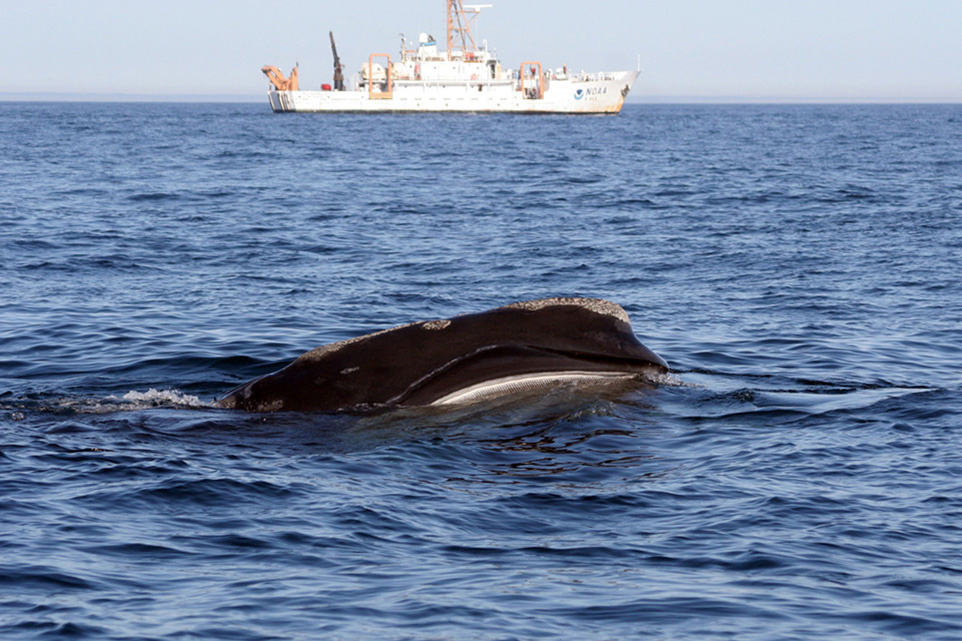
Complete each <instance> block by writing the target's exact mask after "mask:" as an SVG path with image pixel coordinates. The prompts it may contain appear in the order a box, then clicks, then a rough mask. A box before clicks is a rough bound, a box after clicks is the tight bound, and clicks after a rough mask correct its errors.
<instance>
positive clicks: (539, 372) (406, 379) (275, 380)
mask: <svg viewBox="0 0 962 641" xmlns="http://www.w3.org/2000/svg"><path fill="white" fill-rule="evenodd" d="M668 371H669V367H668V363H667V362H666V361H665V360H664V359H663V358H661V357H660V356H658V355H657V354H655V353H654V352H653V351H651V350H650V349H648V348H647V347H645V346H644V345H643V344H642V343H641V341H639V340H638V338H637V337H636V336H635V334H634V331H633V330H632V327H631V323H630V320H629V317H628V314H627V312H625V310H624V308H622V307H621V306H620V305H618V304H617V303H614V302H611V301H608V300H604V299H600V298H545V299H539V300H530V301H522V302H518V303H513V304H510V305H506V306H503V307H498V308H495V309H491V310H488V311H484V312H479V313H472V314H464V315H461V316H455V317H452V318H447V319H442V320H430V321H420V322H415V323H409V324H406V325H401V326H398V327H394V328H391V329H385V330H382V331H378V332H374V333H372V334H366V335H363V336H358V337H356V338H350V339H347V340H343V341H338V342H336V343H330V344H328V345H322V346H321V347H317V348H315V349H313V350H311V351H309V352H307V353H305V354H302V355H301V356H299V357H298V358H296V359H295V360H294V361H293V362H291V363H290V364H289V365H287V366H286V367H284V368H283V369H281V370H278V371H276V372H274V373H271V374H267V375H265V376H261V377H260V378H256V379H254V380H252V381H249V382H247V383H244V384H242V385H240V386H239V387H236V388H234V389H233V390H231V391H229V392H228V393H227V394H226V395H224V396H223V397H222V398H220V399H218V400H216V401H215V402H214V405H215V406H216V407H219V408H224V409H232V410H244V411H247V412H338V413H340V412H344V413H357V414H366V413H375V412H380V411H390V410H392V409H406V408H442V409H443V408H456V407H463V406H470V405H473V404H478V403H484V402H487V401H496V400H498V399H503V398H506V397H512V396H515V395H519V394H535V395H536V394H539V393H541V392H542V391H544V390H549V389H552V388H557V387H558V386H571V387H572V388H574V389H576V390H577V389H586V390H588V389H590V390H594V389H598V388H599V387H600V388H604V387H607V386H615V385H625V384H629V385H633V384H651V383H653V382H656V381H657V380H658V377H659V376H661V375H664V374H666V373H667V372H668Z"/></svg>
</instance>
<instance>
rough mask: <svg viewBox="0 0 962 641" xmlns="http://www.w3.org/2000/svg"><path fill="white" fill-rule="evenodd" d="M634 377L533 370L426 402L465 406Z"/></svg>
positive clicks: (432, 405) (431, 404)
mask: <svg viewBox="0 0 962 641" xmlns="http://www.w3.org/2000/svg"><path fill="white" fill-rule="evenodd" d="M633 378H635V375H634V374H628V373H624V372H588V371H567V372H532V373H529V374H518V375H515V376H504V377H502V378H495V379H491V380H487V381H483V382H481V383H477V384H475V385H471V386H468V387H465V388H463V389H459V390H457V391H454V392H451V393H450V394H447V395H445V396H442V397H441V398H439V399H437V400H435V401H434V402H432V403H430V404H429V407H438V406H451V405H467V404H470V403H477V402H479V401H485V400H490V399H494V398H500V397H502V396H510V395H515V394H524V393H534V392H538V391H541V390H544V389H546V388H549V387H553V386H556V385H561V384H566V383H568V384H573V385H590V384H595V383H617V382H625V381H629V380H631V379H633Z"/></svg>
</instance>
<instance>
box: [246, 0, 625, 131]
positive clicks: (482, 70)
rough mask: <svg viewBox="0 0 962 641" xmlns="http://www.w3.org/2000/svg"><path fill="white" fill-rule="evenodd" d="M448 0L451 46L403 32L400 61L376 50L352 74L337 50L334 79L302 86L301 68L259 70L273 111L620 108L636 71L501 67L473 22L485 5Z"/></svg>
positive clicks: (574, 110)
mask: <svg viewBox="0 0 962 641" xmlns="http://www.w3.org/2000/svg"><path fill="white" fill-rule="evenodd" d="M491 6H492V5H465V4H463V3H462V2H461V1H460V0H445V11H446V21H447V50H446V51H441V50H440V47H439V45H438V42H437V40H436V39H435V38H434V37H433V36H431V35H429V34H427V33H421V34H420V36H419V37H418V43H417V47H416V48H414V46H413V43H409V42H408V41H406V40H405V39H404V37H403V35H402V37H401V50H400V52H399V54H398V56H397V59H396V60H395V59H392V58H391V55H390V54H386V53H373V54H371V55H370V56H369V57H368V61H367V63H366V64H364V65H362V67H361V69H360V70H359V71H358V72H357V73H355V74H354V75H353V76H352V77H351V78H350V79H345V77H344V70H343V69H344V68H343V65H342V64H341V60H340V58H339V57H338V55H337V46H336V44H335V41H334V34H333V33H330V34H329V35H330V40H331V50H332V53H333V55H334V77H333V82H332V83H331V84H327V83H325V84H323V85H321V87H320V89H319V90H301V89H300V87H299V82H298V68H297V66H295V67H294V68H293V69H292V70H291V73H290V75H289V76H285V75H284V74H283V73H282V72H281V71H280V69H278V68H277V67H276V66H272V65H266V66H264V67H263V68H262V69H261V71H262V72H263V73H264V74H265V75H266V76H267V78H268V80H269V82H270V85H269V87H268V94H267V95H268V98H269V100H270V105H271V109H272V110H273V111H274V113H284V112H314V113H326V112H334V113H337V112H341V113H343V112H348V113H352V112H353V113H386V112H387V113H390V112H463V113H519V114H617V113H619V112H620V111H621V108H622V106H623V105H624V104H625V99H626V98H627V96H628V92H630V91H631V87H632V85H633V84H634V82H635V80H636V79H637V78H638V74H639V71H638V70H635V71H610V72H597V73H586V72H584V71H580V72H572V71H570V70H569V69H568V67H567V66H566V65H564V66H561V67H556V68H550V67H547V66H544V65H542V64H541V62H538V61H524V62H521V63H520V64H519V65H518V67H517V68H507V69H506V68H504V67H503V66H502V64H501V61H500V60H498V57H497V55H496V53H494V52H493V51H492V50H491V49H490V48H489V47H488V43H487V41H486V40H484V41H482V42H481V43H477V42H476V41H475V38H474V34H473V28H474V25H475V21H476V20H477V18H478V16H479V15H480V13H481V10H482V9H486V8H490V7H491Z"/></svg>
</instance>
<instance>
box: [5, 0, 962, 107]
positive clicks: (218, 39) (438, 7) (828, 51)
mask: <svg viewBox="0 0 962 641" xmlns="http://www.w3.org/2000/svg"><path fill="white" fill-rule="evenodd" d="M491 4H493V5H494V6H493V7H491V8H485V9H483V10H482V14H481V16H480V17H479V19H478V20H477V23H476V25H477V26H476V30H475V31H476V36H477V39H478V41H479V43H480V42H481V41H484V40H486V41H488V43H489V44H490V46H491V47H492V48H493V49H495V50H496V51H497V53H498V55H499V56H500V58H501V60H502V62H503V64H504V65H505V67H506V68H517V67H518V66H519V64H520V63H521V62H522V61H525V60H539V61H541V62H542V63H543V64H545V65H547V66H551V67H556V66H561V65H568V67H569V68H573V69H576V70H580V69H584V70H586V71H602V70H619V69H633V68H635V67H636V65H638V63H639V59H640V63H641V69H642V75H641V78H640V79H639V81H638V83H637V84H636V85H635V88H634V90H633V92H632V95H631V96H630V100H631V101H634V102H637V101H645V102H699V101H708V102H769V101H771V102H809V101H826V102H872V101H880V102H959V101H962V74H960V73H959V69H962V38H960V37H959V36H958V29H959V25H960V24H962V2H959V1H958V0H925V1H923V2H919V3H908V2H904V1H902V0H874V1H869V0H832V1H829V0H813V1H810V2H805V3H789V2H764V1H762V0H729V1H726V2H713V1H710V0H673V1H671V2H667V1H665V0H661V1H653V2H643V3H638V2H633V1H627V0H614V1H611V2H605V3H602V4H601V5H596V6H592V7H590V8H589V7H588V6H587V5H586V4H585V3H583V2H574V1H573V0H555V1H552V2H548V1H547V0H525V2H521V1H520V0H501V1H497V0H493V1H492V2H491ZM0 12H2V15H3V20H2V21H0V59H2V60H4V65H3V70H2V71H0V74H2V75H0V98H2V99H7V100H51V99H53V100H56V99H72V100H84V99H99V100H171V99H176V100H202V101H222V100H230V101H247V100H262V99H264V98H263V96H264V92H265V90H266V87H267V82H266V80H265V79H264V77H263V76H262V75H261V73H260V68H261V66H263V65H265V64H273V65H276V66H278V67H280V68H282V69H284V70H289V69H290V68H291V67H292V66H294V65H295V64H297V63H300V78H301V87H302V88H306V89H313V88H317V87H319V85H320V84H321V83H324V82H331V76H332V71H333V69H332V67H333V65H332V58H331V51H330V43H329V41H328V38H327V32H328V31H329V30H330V31H333V32H334V34H335V37H336V38H337V43H338V53H339V54H340V56H341V59H342V61H343V62H344V63H345V65H346V71H347V73H348V75H350V74H353V73H354V72H355V71H357V70H358V69H359V68H360V66H361V64H362V63H363V62H365V61H366V60H367V57H368V55H369V54H370V53H390V54H392V55H396V53H397V51H398V50H399V48H400V45H401V34H403V35H404V38H405V39H406V40H411V41H416V40H417V36H418V33H420V32H422V31H423V32H427V33H431V34H432V35H435V36H437V37H438V38H441V37H442V36H443V34H444V30H445V24H444V2H443V0H417V1H415V0H401V1H397V2H382V1H377V2H369V3H365V4H364V5H363V6H360V5H357V4H350V3H348V4H344V3H329V2H318V1H316V0H294V1H292V2H287V3H284V5H283V6H281V7H280V8H278V7H276V6H271V7H268V6H266V5H265V3H263V2H253V1H250V0H240V1H228V0H191V1H190V2H188V1H186V0H169V1H167V2H129V1H127V0H88V1H85V2H83V3H64V2H57V1H54V0H33V1H31V2H21V1H16V0H0Z"/></svg>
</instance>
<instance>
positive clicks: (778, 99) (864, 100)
mask: <svg viewBox="0 0 962 641" xmlns="http://www.w3.org/2000/svg"><path fill="white" fill-rule="evenodd" d="M265 96H266V93H265V94H264V96H253V95H251V94H249V93H244V94H191V93H182V94H152V93H117V92H28V91H23V92H17V91H10V92H0V102H116V103H150V102H179V103H205V102H207V103H252V104H253V103H259V102H262V101H263V98H264V97H265ZM264 102H265V103H266V101H264ZM625 104H962V97H953V98H944V97H943V98H934V97H925V96H912V97H893V96H872V97H854V96H811V97H809V96H712V95H707V96H701V95H647V96H632V97H629V98H628V100H626V101H625Z"/></svg>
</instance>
